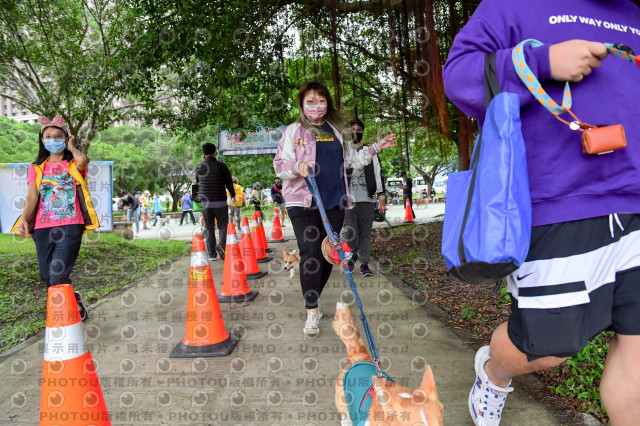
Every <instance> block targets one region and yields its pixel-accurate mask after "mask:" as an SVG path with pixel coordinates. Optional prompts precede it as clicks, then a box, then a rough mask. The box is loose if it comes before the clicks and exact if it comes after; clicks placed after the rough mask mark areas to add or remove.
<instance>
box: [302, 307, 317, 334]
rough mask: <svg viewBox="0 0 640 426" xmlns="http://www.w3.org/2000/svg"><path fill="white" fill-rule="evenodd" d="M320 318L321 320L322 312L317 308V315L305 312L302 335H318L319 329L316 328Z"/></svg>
mask: <svg viewBox="0 0 640 426" xmlns="http://www.w3.org/2000/svg"><path fill="white" fill-rule="evenodd" d="M320 318H322V312H321V311H320V309H319V308H318V313H317V314H314V313H313V312H311V311H307V320H306V321H305V323H304V328H303V329H302V331H303V332H304V334H318V332H320V327H319V326H318V323H319V322H320Z"/></svg>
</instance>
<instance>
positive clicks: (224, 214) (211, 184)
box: [196, 143, 236, 261]
mask: <svg viewBox="0 0 640 426" xmlns="http://www.w3.org/2000/svg"><path fill="white" fill-rule="evenodd" d="M202 153H203V154H204V157H203V158H204V159H203V160H202V162H200V163H198V164H196V183H197V184H198V185H199V187H198V201H199V202H200V204H201V206H202V217H203V218H204V223H205V227H206V229H205V233H204V239H205V242H206V244H207V250H208V251H209V260H211V261H214V260H217V257H218V255H220V258H221V259H223V260H224V250H225V245H226V242H227V223H229V210H228V209H227V191H229V196H230V197H231V198H234V197H235V196H236V192H235V190H234V189H233V181H232V180H231V173H230V172H229V168H228V167H227V166H226V164H224V163H221V162H220V161H218V160H217V159H216V156H217V151H216V146H215V145H214V144H212V143H205V144H204V145H202ZM225 188H226V191H225ZM216 220H217V221H218V239H219V240H220V241H219V242H220V244H216V236H215V232H214V229H215V221H216ZM216 252H217V254H216Z"/></svg>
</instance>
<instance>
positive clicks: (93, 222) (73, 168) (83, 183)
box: [69, 159, 100, 234]
mask: <svg viewBox="0 0 640 426" xmlns="http://www.w3.org/2000/svg"><path fill="white" fill-rule="evenodd" d="M69 174H70V175H71V176H72V177H73V178H74V179H75V180H76V182H78V183H79V184H80V188H81V190H82V199H83V200H84V205H85V207H86V209H87V214H88V216H89V223H85V224H84V233H85V234H86V233H88V232H92V231H95V230H96V229H98V228H99V227H100V223H99V222H98V214H97V213H96V209H95V208H94V207H93V201H92V200H91V193H90V192H89V186H88V185H87V179H86V178H85V177H84V176H82V174H81V173H80V171H79V170H78V167H77V165H76V160H75V159H73V160H71V161H70V162H69ZM80 196H81V195H80V194H78V197H80ZM81 205H82V203H81ZM83 215H84V212H83ZM85 222H86V221H85Z"/></svg>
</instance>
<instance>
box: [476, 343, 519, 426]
mask: <svg viewBox="0 0 640 426" xmlns="http://www.w3.org/2000/svg"><path fill="white" fill-rule="evenodd" d="M489 358H491V356H490V355H489V346H483V347H481V348H480V349H478V352H476V362H475V369H476V381H475V383H474V384H473V387H472V388H471V392H469V414H471V420H473V423H475V424H476V426H498V425H499V424H500V419H501V418H502V411H503V410H504V403H505V401H506V400H507V395H508V394H509V392H512V391H513V388H512V387H511V383H509V386H508V387H506V388H501V387H500V386H496V385H494V384H493V383H491V381H490V380H489V378H488V377H487V373H485V371H484V364H485V363H486V362H487V361H488V360H489Z"/></svg>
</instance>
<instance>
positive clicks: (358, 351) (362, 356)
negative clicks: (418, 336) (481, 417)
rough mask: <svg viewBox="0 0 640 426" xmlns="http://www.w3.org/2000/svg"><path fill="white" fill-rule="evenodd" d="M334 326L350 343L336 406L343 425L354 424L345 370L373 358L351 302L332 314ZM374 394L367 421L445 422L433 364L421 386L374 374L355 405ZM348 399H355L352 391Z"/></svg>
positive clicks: (338, 383) (428, 425)
mask: <svg viewBox="0 0 640 426" xmlns="http://www.w3.org/2000/svg"><path fill="white" fill-rule="evenodd" d="M333 329H334V331H335V332H336V334H337V335H338V336H340V339H341V340H342V342H343V343H344V344H345V346H346V347H347V355H348V358H347V363H346V365H345V367H344V369H343V370H342V372H341V373H340V375H339V376H338V380H336V401H335V402H336V407H337V409H338V413H340V416H341V422H340V424H341V426H347V425H353V421H352V420H353V419H351V418H350V416H349V409H348V406H349V404H348V402H347V397H345V390H344V388H343V383H344V382H343V381H344V377H345V372H347V369H348V368H349V367H350V366H351V365H352V364H354V363H356V362H360V361H368V362H373V359H372V358H371V355H369V352H368V351H367V348H366V347H365V346H364V344H363V343H362V339H361V338H360V333H359V332H358V329H357V328H356V326H355V324H354V322H353V316H352V315H351V310H350V309H349V306H348V305H346V304H344V303H342V302H338V304H337V305H336V313H335V316H334V318H333ZM347 382H348V383H349V382H350V380H349V379H347ZM369 396H370V397H371V406H370V408H369V412H368V415H367V420H366V423H365V424H366V425H368V426H374V425H388V426H394V425H425V426H442V424H443V420H442V410H443V406H442V404H441V403H440V401H439V400H438V394H437V392H436V384H435V381H434V379H433V372H432V371H431V367H430V366H427V368H426V369H425V371H424V376H423V377H422V384H421V385H420V387H419V388H418V389H415V390H411V389H408V388H406V387H404V386H402V385H399V384H397V383H394V382H391V381H388V380H387V379H386V378H384V377H383V378H380V377H377V376H372V377H371V387H370V389H369V391H368V392H367V393H366V395H365V396H364V398H363V399H362V401H358V400H355V401H351V403H352V404H354V403H355V404H356V407H358V406H360V407H361V406H362V404H363V403H364V402H365V399H366V398H368V397H369ZM348 398H349V399H352V400H353V399H354V397H353V394H351V395H350V396H349V397H348Z"/></svg>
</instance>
